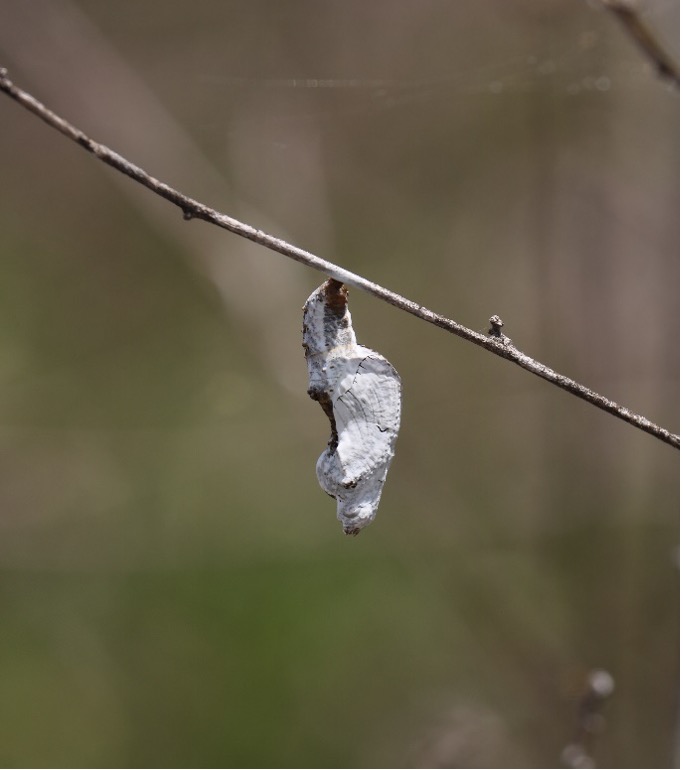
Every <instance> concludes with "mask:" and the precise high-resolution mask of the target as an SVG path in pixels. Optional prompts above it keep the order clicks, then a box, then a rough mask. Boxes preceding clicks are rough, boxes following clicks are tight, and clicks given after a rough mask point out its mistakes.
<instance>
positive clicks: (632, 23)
mask: <svg viewBox="0 0 684 770" xmlns="http://www.w3.org/2000/svg"><path fill="white" fill-rule="evenodd" d="M601 2H602V4H603V7H604V8H605V9H606V10H607V11H610V12H611V13H613V14H614V15H615V16H616V17H617V18H618V19H619V21H620V22H621V24H622V25H623V26H624V28H625V29H626V30H627V34H628V35H629V36H630V37H631V38H632V40H633V41H634V42H635V43H636V44H637V46H639V48H641V50H642V51H643V53H644V54H645V55H646V57H647V58H648V59H650V60H651V62H652V63H653V64H654V66H655V68H656V70H657V71H658V74H659V75H660V76H661V77H663V78H665V80H669V81H670V82H671V83H672V84H673V85H674V86H675V87H676V89H677V90H679V67H678V66H677V65H676V64H675V62H674V61H672V59H671V58H670V57H669V55H668V54H667V52H666V51H665V49H664V48H663V46H662V45H661V44H660V41H659V40H658V39H657V38H656V36H655V35H654V34H653V33H652V32H651V30H650V29H649V28H648V27H647V26H646V25H645V24H644V22H643V21H642V20H641V17H640V16H639V14H638V13H637V11H636V9H635V8H634V6H633V5H632V4H631V3H630V2H628V0H601Z"/></svg>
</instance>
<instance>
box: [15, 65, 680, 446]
mask: <svg viewBox="0 0 684 770" xmlns="http://www.w3.org/2000/svg"><path fill="white" fill-rule="evenodd" d="M0 91H3V92H4V93H6V94H7V95H8V96H10V97H11V98H12V99H14V100H15V101H16V102H18V103H19V104H21V105H22V107H25V108H26V109H27V110H29V112H32V113H33V114H34V115H37V116H38V117H39V118H41V120H44V121H45V122H46V123H47V124H48V125H49V126H52V127H53V128H55V129H57V131H59V132H60V133H62V134H64V135H65V136H67V137H68V138H69V139H71V140H72V141H74V142H76V143H77V144H79V145H80V146H81V147H83V148H84V149H85V150H87V151H88V152H90V153H92V154H93V155H95V156H96V157H98V158H99V159H100V160H101V161H103V162H104V163H106V164H107V165H109V166H112V167H113V168H115V169H116V170H117V171H120V172H121V173H122V174H125V175H126V176H129V177H130V178H131V179H134V180H135V181H136V182H139V183H140V184H141V185H143V186H144V187H147V188H148V189H149V190H151V191H152V192H154V193H156V194H157V195H159V196H161V197H162V198H165V199H166V200H168V201H170V202H171V203H173V204H174V205H176V206H178V207H179V208H180V209H181V210H182V212H183V217H184V218H185V219H187V220H190V219H201V220H203V221H205V222H210V223H211V224H214V225H217V226H218V227H222V228H223V229H224V230H229V231H230V232H232V233H235V234H236V235H239V236H241V237H242V238H247V239H248V240H250V241H254V243H258V244H260V245H261V246H265V247H266V248H267V249H271V250H272V251H276V252H278V253H279V254H283V255H284V256H286V257H289V258H290V259H293V260H295V261H296V262H301V263H302V264H303V265H307V266H308V267H312V268H313V269H314V270H318V271H320V272H321V273H325V274H326V275H328V276H330V277H332V278H334V279H336V280H337V281H340V282H342V283H345V284H347V285H348V286H353V287H354V288H356V289H360V290H362V291H365V292H368V293H369V294H372V295H373V296H374V297H377V298H378V299H381V300H383V301H385V302H388V303H389V304H390V305H394V307H396V308H399V309H400V310H404V311H405V312H407V313H411V314H412V315H414V316H416V317H417V318H421V319H422V320H423V321H427V322H428V323H431V324H433V325H434V326H438V327H439V328H440V329H445V330H446V331H448V332H450V333H451V334H455V335H456V336H457V337H461V338H462V339H464V340H468V341H469V342H472V343H474V344H475V345H479V346H480V347H481V348H484V349H485V350H488V351H489V352H490V353H494V355H496V356H499V357H500V358H505V359H506V360H507V361H511V362H513V363H515V364H517V365H518V366H520V367H522V368H523V369H525V370H526V371H528V372H530V373H531V374H535V375H537V377H541V378H542V379H544V380H547V381H548V382H550V383H552V384H553V385H556V386H557V387H559V388H562V389H563V390H566V391H567V392H568V393H572V394H573V395H574V396H577V397H578V398H581V399H582V400H583V401H587V402H588V403H590V404H593V405H594V406H596V407H598V408H599V409H603V411H605V412H608V413H609V414H612V415H614V416H615V417H619V418H620V419H621V420H624V421H625V422H627V423H629V424H630V425H633V426H634V427H635V428H639V430H643V431H645V432H646V433H650V434H651V435H652V436H655V437H656V438H658V439H660V440H661V441H664V442H665V443H667V444H670V446H673V447H675V448H676V449H679V443H680V442H679V436H678V435H676V434H674V433H671V432H670V431H668V430H666V429H665V428H661V427H660V426H658V425H656V424H655V423H653V422H651V421H650V420H647V419H646V418H645V417H642V416H641V415H639V414H635V413H634V412H632V411H631V410H630V409H627V408H626V407H624V406H620V404H617V403H615V401H611V400H609V399H608V398H606V397H605V396H602V395H601V394H600V393H596V392H594V391H593V390H590V389H589V388H586V387H585V386H584V385H580V384H579V383H578V382H575V381H574V380H571V379H570V378H569V377H565V376H564V375H562V374H559V373H558V372H555V371H554V370H553V369H550V368H549V367H548V366H545V365H544V364H542V363H540V362H539V361H535V360H534V359H533V358H530V357H529V356H527V355H525V354H524V353H523V352H522V351H520V350H518V348H516V347H515V346H514V345H513V344H512V343H511V341H510V340H509V339H508V338H507V337H505V336H504V335H503V334H501V327H502V326H503V322H502V321H501V319H499V318H498V316H492V318H491V319H490V323H491V329H490V330H489V334H488V335H487V336H485V335H483V334H479V333H478V332H475V331H473V330H472V329H469V328H467V327H466V326H462V325H461V324H459V323H456V321H452V320H451V319H450V318H446V317H445V316H442V315H438V314H437V313H434V312H433V311H432V310H428V309H427V308H426V307H423V306H422V305H419V304H418V303H416V302H413V301H411V300H410V299H406V298H405V297H402V296H401V295H399V294H396V293H395V292H393V291H390V290H389V289H385V288H384V287H383V286H380V285H379V284H377V283H373V281H369V280H368V279H367V278H364V277H363V276H360V275H357V274H356V273H352V272H350V271H349V270H345V269H344V268H343V267H339V266H338V265H335V264H333V263H332V262H328V261H327V260H325V259H321V258H320V257H317V256H316V255H315V254H311V253H309V252H308V251H305V250H304V249H300V248H298V247H297V246H293V245H291V244H290V243H287V241H283V240H281V239H280V238H276V237H274V236H273V235H269V234H268V233H265V232H263V231H262V230H258V229H257V228H255V227H251V226H250V225H247V224H244V223H242V222H239V221H238V220H237V219H233V218H232V217H229V216H227V215H226V214H221V213H220V212H218V211H215V210H214V209H212V208H209V206H206V205H205V204H203V203H200V202H199V201H196V200H193V199H192V198H189V197H188V196H186V195H183V194H182V193H180V192H178V191H177V190H174V189H173V187H169V185H167V184H164V182H160V181H159V180H158V179H155V178H154V177H152V176H150V175H149V174H148V173H147V172H146V171H144V170H143V169H141V168H140V167H138V166H135V165H134V164H133V163H131V162H130V161H128V160H126V158H123V157H122V156H121V155H119V154H118V153H116V152H114V151H113V150H110V149H109V148H108V147H105V145H103V144H99V143H98V142H95V141H93V140H92V139H90V137H88V136H86V134H84V133H83V131H81V130H80V129H78V128H75V127H74V126H72V125H71V124H70V123H68V122H67V121H66V120H64V118H61V117H60V116H59V115H57V114H55V113H54V112H52V111H51V110H49V109H48V108H47V107H45V105H43V104H41V103H40V102H39V101H38V100H37V99H35V98H34V97H33V96H31V94H29V93H27V92H26V91H23V90H22V89H21V88H18V87H17V86H15V85H14V84H13V83H12V81H11V80H10V79H9V77H8V74H7V70H6V69H4V68H0Z"/></svg>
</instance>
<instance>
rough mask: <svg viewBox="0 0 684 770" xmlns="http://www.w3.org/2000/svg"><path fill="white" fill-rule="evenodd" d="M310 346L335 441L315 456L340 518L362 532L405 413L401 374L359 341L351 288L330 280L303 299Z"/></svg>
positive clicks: (318, 395) (314, 388)
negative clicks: (349, 301)
mask: <svg viewBox="0 0 684 770" xmlns="http://www.w3.org/2000/svg"><path fill="white" fill-rule="evenodd" d="M303 346H304V351H305V355H306V363H307V366H308V369H309V389H308V393H309V396H311V398H313V399H314V400H315V401H318V403H319V404H320V405H321V407H322V408H323V411H324V412H325V413H326V415H327V416H328V419H329V420H330V428H331V434H330V440H329V441H328V446H327V447H326V449H325V451H324V452H323V454H322V455H321V456H320V457H319V458H318V462H317V463H316V475H317V476H318V482H319V484H320V485H321V488H322V489H323V491H324V492H326V493H327V494H329V495H330V496H331V497H334V498H335V499H336V500H337V518H338V519H339V521H340V522H341V523H342V528H343V529H344V531H345V533H346V534H348V535H357V534H358V533H359V531H360V530H361V529H363V527H367V526H368V525H369V524H370V523H371V522H372V521H373V519H374V518H375V514H376V513H377V510H378V505H379V503H380V496H381V494H382V488H383V485H384V483H385V479H386V478H387V471H388V470H389V466H390V463H391V461H392V458H393V457H394V446H395V443H396V440H397V434H398V432H399V422H400V417H401V379H400V377H399V375H398V374H397V371H396V369H395V368H394V367H393V366H392V364H390V362H389V361H388V360H387V359H386V358H384V357H383V356H381V355H380V354H379V353H376V352H375V351H374V350H370V348H366V347H364V346H363V345H358V344H357V343H356V335H355V334H354V329H353V328H352V322H351V314H350V313H349V308H348V306H347V289H346V288H345V287H344V285H343V284H342V283H340V282H339V281H335V280H333V279H330V280H328V281H326V282H325V283H324V284H323V285H322V286H319V288H318V289H316V291H314V292H313V294H311V296H310V297H309V299H307V301H306V304H305V305H304V326H303Z"/></svg>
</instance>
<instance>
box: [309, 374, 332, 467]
mask: <svg viewBox="0 0 684 770" xmlns="http://www.w3.org/2000/svg"><path fill="white" fill-rule="evenodd" d="M306 392H307V393H308V394H309V398H312V399H313V400H314V401H318V403H319V404H320V405H321V409H322V410H323V411H324V412H325V415H326V417H327V418H328V419H329V420H330V439H329V440H328V451H329V452H330V453H331V454H334V452H335V450H336V449H337V445H338V443H339V436H338V435H337V424H336V422H335V414H334V412H333V405H332V399H331V398H330V396H329V395H328V394H327V393H326V392H325V390H320V389H318V388H309V389H308V390H307V391H306Z"/></svg>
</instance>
